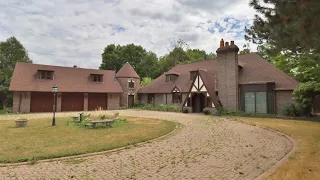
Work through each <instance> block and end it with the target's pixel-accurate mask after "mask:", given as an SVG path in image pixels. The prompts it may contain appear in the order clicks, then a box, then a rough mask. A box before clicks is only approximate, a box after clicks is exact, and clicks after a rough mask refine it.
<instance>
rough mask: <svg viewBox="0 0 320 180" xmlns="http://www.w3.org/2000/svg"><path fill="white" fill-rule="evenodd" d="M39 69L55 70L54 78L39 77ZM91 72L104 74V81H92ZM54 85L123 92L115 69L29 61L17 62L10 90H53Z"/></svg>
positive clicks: (62, 89) (75, 89)
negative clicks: (41, 63) (41, 78)
mask: <svg viewBox="0 0 320 180" xmlns="http://www.w3.org/2000/svg"><path fill="white" fill-rule="evenodd" d="M38 70H49V71H54V80H39V79H37V72H38ZM90 74H102V75H103V82H102V83H96V82H90V81H89V76H90ZM53 85H57V86H58V88H59V92H96V93H107V92H108V93H111V92H113V93H120V92H123V90H122V88H121V86H120V83H119V82H118V81H117V80H116V79H115V71H110V70H94V69H83V68H72V67H61V66H49V65H39V64H28V63H17V64H16V66H15V69H14V73H13V76H12V78H11V84H10V88H9V89H10V91H41V92H51V88H52V86H53Z"/></svg>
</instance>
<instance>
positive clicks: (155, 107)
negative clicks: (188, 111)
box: [134, 101, 181, 112]
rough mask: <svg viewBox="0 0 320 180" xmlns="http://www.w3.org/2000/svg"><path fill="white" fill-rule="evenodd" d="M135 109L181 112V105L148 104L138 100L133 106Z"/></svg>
mask: <svg viewBox="0 0 320 180" xmlns="http://www.w3.org/2000/svg"><path fill="white" fill-rule="evenodd" d="M134 107H135V108H136V109H142V110H149V111H165V112H181V107H178V106H169V105H165V104H160V105H157V104H148V103H141V102H140V101H136V103H135V106H134Z"/></svg>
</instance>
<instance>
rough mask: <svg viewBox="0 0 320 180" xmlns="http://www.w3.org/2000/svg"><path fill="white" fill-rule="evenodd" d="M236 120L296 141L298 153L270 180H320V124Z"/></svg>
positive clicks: (254, 119)
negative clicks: (278, 133)
mask: <svg viewBox="0 0 320 180" xmlns="http://www.w3.org/2000/svg"><path fill="white" fill-rule="evenodd" d="M236 119H237V120H241V121H244V122H248V123H253V124H257V125H260V126H264V127H269V128H272V129H275V130H277V131H280V132H282V133H285V134H287V135H290V136H291V137H293V139H295V140H296V142H297V145H298V147H297V150H296V152H295V153H294V154H293V156H291V157H289V161H288V162H287V163H285V164H284V165H282V166H281V167H280V168H279V169H277V170H276V172H275V173H274V174H273V175H271V176H270V177H269V178H268V179H274V180H278V179H288V180H293V179H299V180H300V179H320V122H310V121H297V120H282V119H269V118H247V117H240V118H239V117H237V118H236Z"/></svg>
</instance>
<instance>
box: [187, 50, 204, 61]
mask: <svg viewBox="0 0 320 180" xmlns="http://www.w3.org/2000/svg"><path fill="white" fill-rule="evenodd" d="M187 56H188V59H189V61H188V62H198V61H203V60H206V59H207V53H206V52H205V51H204V50H199V49H188V50H187Z"/></svg>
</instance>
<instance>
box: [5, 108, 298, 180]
mask: <svg viewBox="0 0 320 180" xmlns="http://www.w3.org/2000/svg"><path fill="white" fill-rule="evenodd" d="M119 112H120V115H121V116H135V117H151V118H159V119H167V120H171V121H175V122H179V123H181V124H182V126H183V127H182V128H181V129H180V130H179V131H178V132H177V133H174V134H173V135H171V136H169V138H165V139H163V140H156V141H152V142H151V143H145V144H142V145H139V146H133V147H131V148H129V149H124V150H121V151H117V152H108V153H105V154H100V155H94V156H89V157H85V158H81V159H74V160H68V161H65V160H64V161H63V160H62V161H53V162H39V163H36V164H34V165H19V166H8V167H0V179H16V178H18V179H152V180H153V179H161V180H163V179H254V178H255V177H257V176H259V175H260V174H262V173H263V172H265V171H266V170H268V169H269V168H270V167H271V166H272V165H274V164H275V163H276V162H277V161H278V160H280V159H281V158H283V157H284V156H285V155H286V154H287V153H288V152H289V151H290V150H291V149H292V143H291V141H289V140H288V139H287V138H285V137H283V136H281V135H278V134H276V133H274V132H271V131H268V130H266V129H262V128H259V127H256V126H250V125H247V124H243V123H240V122H237V121H231V120H228V119H225V118H218V117H209V116H203V115H197V114H180V113H164V112H153V111H135V110H122V111H119ZM108 113H111V112H108ZM62 115H70V114H60V115H59V114H58V116H62ZM45 116H46V114H45ZM47 116H49V117H50V114H47Z"/></svg>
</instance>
